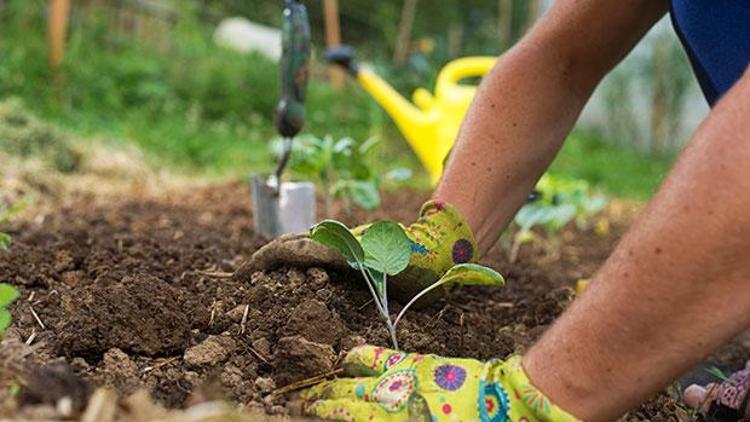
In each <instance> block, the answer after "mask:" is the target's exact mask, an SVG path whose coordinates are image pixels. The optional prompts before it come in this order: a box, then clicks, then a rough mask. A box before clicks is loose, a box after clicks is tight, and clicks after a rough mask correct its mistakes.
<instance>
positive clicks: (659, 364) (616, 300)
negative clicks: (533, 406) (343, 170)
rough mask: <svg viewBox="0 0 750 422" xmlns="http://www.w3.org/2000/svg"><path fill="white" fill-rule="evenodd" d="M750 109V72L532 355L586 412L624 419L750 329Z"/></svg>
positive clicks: (534, 374)
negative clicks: (676, 379) (725, 344)
mask: <svg viewBox="0 0 750 422" xmlns="http://www.w3.org/2000/svg"><path fill="white" fill-rule="evenodd" d="M748 113H750V74H747V75H746V76H745V77H744V79H743V80H742V81H740V82H739V83H738V85H737V86H736V87H735V88H733V89H732V91H730V92H729V93H728V94H727V96H726V98H725V99H724V100H722V102H721V103H720V104H719V105H718V106H717V107H716V108H715V109H714V111H713V112H712V114H711V116H710V117H709V118H708V119H707V120H706V122H705V123H704V124H703V125H702V126H701V128H700V130H699V131H698V133H697V134H696V135H695V137H694V139H693V140H692V141H691V144H690V145H689V146H688V147H687V149H686V150H685V151H684V153H683V155H682V157H681V158H680V160H679V162H678V163H677V165H676V166H675V168H674V170H673V171H672V173H671V174H670V176H669V178H668V179H667V181H666V182H665V183H664V186H663V187H662V188H661V190H660V192H659V193H658V195H657V196H656V197H655V198H654V200H653V201H652V203H651V205H650V206H649V207H648V209H647V210H646V211H645V212H644V215H643V216H642V217H641V218H640V220H639V221H638V222H636V224H635V225H634V226H633V227H634V229H633V230H631V232H630V233H628V235H627V236H626V237H625V238H624V239H623V241H622V242H621V244H620V245H619V246H618V248H617V250H616V251H615V253H614V254H613V255H612V256H611V257H610V259H609V260H608V261H607V262H606V264H605V265H604V267H603V268H602V269H601V271H600V272H599V273H598V275H597V276H596V277H595V279H594V281H593V283H592V284H591V286H590V287H589V289H588V290H587V291H586V293H585V294H584V295H583V296H582V297H581V298H580V299H579V300H577V301H576V302H575V303H574V304H573V305H572V306H571V308H570V310H569V311H568V312H566V313H565V314H564V315H563V316H562V317H561V318H560V319H559V321H558V322H557V323H556V324H555V326H554V327H553V328H552V329H551V330H550V331H549V332H548V333H547V334H545V336H544V337H543V338H542V340H540V342H539V343H538V344H537V345H536V346H535V347H534V348H532V349H531V351H530V352H529V353H528V354H527V356H526V360H525V365H526V368H527V370H528V372H529V376H530V378H531V380H532V382H534V384H535V385H536V386H537V387H539V388H540V389H541V390H542V391H543V392H545V393H546V394H547V395H549V396H550V398H551V399H552V400H554V401H556V402H557V403H558V404H559V405H561V406H562V407H563V408H565V409H566V410H568V411H571V412H572V413H574V414H575V415H576V416H578V417H582V418H584V419H588V420H605V419H606V420H611V419H613V418H614V417H616V416H619V415H620V414H621V413H623V412H624V411H626V410H627V409H628V408H630V407H631V406H633V405H635V404H637V403H638V402H640V401H641V400H643V399H645V398H646V397H647V396H648V395H650V394H653V393H655V392H656V391H658V390H659V389H661V388H663V387H664V385H665V384H666V383H668V382H670V381H671V380H672V379H674V378H675V377H677V376H678V375H679V374H680V373H682V372H683V371H685V370H687V369H688V368H690V367H691V366H692V365H694V364H695V363H696V362H697V361H699V360H700V359H702V358H703V357H705V355H707V354H708V353H710V352H711V351H712V350H714V349H715V348H716V347H718V346H719V345H720V344H721V343H722V342H724V341H726V340H728V339H729V338H731V337H732V336H733V335H735V334H736V333H737V332H739V331H740V330H742V329H744V328H745V327H747V326H748V325H749V324H750V284H748V279H750V259H749V258H748V251H750V217H748V212H747V210H748V209H750V167H749V166H748V163H749V162H750V143H748V135H747V134H748V133H750V123H748V120H747V117H746V116H747V115H748ZM717 310H720V312H717ZM613 397H614V398H616V399H614V400H613Z"/></svg>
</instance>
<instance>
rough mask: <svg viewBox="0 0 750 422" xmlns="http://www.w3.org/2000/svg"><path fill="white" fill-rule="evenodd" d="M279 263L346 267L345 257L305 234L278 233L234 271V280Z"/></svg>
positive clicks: (244, 277)
mask: <svg viewBox="0 0 750 422" xmlns="http://www.w3.org/2000/svg"><path fill="white" fill-rule="evenodd" d="M281 266H284V267H290V268H310V267H321V268H329V269H334V270H338V271H348V270H349V269H350V267H349V266H348V265H347V263H346V261H345V260H344V259H343V258H342V257H341V255H339V253H338V252H336V251H334V250H333V249H331V248H328V247H327V246H323V245H322V244H320V243H318V242H316V241H314V240H312V239H310V238H309V237H308V236H307V235H300V234H293V235H285V236H281V237H279V238H278V239H275V240H273V241H271V242H270V243H268V244H267V245H265V246H263V247H262V248H260V249H259V250H258V251H257V252H256V253H254V254H253V255H252V257H250V259H248V260H247V261H245V262H244V263H243V264H242V265H241V266H240V268H239V269H238V270H237V271H236V272H235V276H234V278H235V280H239V281H241V280H248V279H250V276H251V275H252V274H253V273H254V272H256V271H271V270H274V269H276V268H279V267H281Z"/></svg>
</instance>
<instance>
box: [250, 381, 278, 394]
mask: <svg viewBox="0 0 750 422" xmlns="http://www.w3.org/2000/svg"><path fill="white" fill-rule="evenodd" d="M254 384H255V387H256V388H257V389H258V391H260V392H261V393H266V394H267V393H270V392H271V391H273V390H275V389H276V383H275V382H274V381H273V380H272V379H271V378H267V377H258V378H256V379H255V382H254Z"/></svg>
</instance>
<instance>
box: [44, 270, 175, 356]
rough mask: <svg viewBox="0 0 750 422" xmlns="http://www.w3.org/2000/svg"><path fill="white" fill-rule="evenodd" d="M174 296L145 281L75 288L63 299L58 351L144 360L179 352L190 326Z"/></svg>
mask: <svg viewBox="0 0 750 422" xmlns="http://www.w3.org/2000/svg"><path fill="white" fill-rule="evenodd" d="M178 295H179V294H178V292H177V291H176V290H175V289H174V288H173V287H172V286H170V285H169V284H167V283H165V282H164V281H161V280H159V279H158V278H156V277H150V276H136V277H125V278H124V279H123V280H122V283H112V282H110V283H104V284H103V285H99V284H96V285H93V286H90V285H86V286H80V287H77V288H74V289H72V290H71V291H70V293H68V294H65V295H64V296H63V297H62V301H63V316H64V318H63V320H64V321H65V322H64V325H63V327H62V329H61V332H60V340H59V349H60V350H61V351H62V352H63V353H65V354H66V355H68V356H98V355H101V354H102V353H104V352H105V351H107V350H109V349H111V348H114V347H116V348H119V349H121V350H124V351H128V352H134V353H138V354H144V355H164V354H168V353H170V352H174V351H175V350H179V349H182V348H183V347H185V345H187V343H188V341H189V340H190V325H189V324H188V320H187V317H186V315H185V313H184V312H182V309H181V308H180V306H179V302H178ZM154 321H159V323H158V324H154V323H153V322H154Z"/></svg>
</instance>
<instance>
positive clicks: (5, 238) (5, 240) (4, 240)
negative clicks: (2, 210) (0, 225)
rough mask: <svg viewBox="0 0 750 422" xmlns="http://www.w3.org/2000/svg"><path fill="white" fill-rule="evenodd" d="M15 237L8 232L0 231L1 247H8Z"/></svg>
mask: <svg viewBox="0 0 750 422" xmlns="http://www.w3.org/2000/svg"><path fill="white" fill-rule="evenodd" d="M12 242H13V239H12V238H11V237H10V235H9V234H8V233H3V232H0V249H8V248H9V247H10V244H11V243H12Z"/></svg>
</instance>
